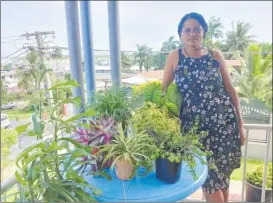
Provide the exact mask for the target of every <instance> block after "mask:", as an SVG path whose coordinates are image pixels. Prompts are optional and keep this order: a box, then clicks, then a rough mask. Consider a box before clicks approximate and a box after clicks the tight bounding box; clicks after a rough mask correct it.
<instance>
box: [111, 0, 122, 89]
mask: <svg viewBox="0 0 273 203" xmlns="http://www.w3.org/2000/svg"><path fill="white" fill-rule="evenodd" d="M108 27H109V43H110V65H111V79H112V85H113V84H115V85H117V86H120V85H121V67H120V64H121V62H120V38H119V9H118V1H108Z"/></svg>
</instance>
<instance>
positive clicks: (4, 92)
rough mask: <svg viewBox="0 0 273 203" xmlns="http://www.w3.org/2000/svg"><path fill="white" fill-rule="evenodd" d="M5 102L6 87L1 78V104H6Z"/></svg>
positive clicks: (6, 99)
mask: <svg viewBox="0 0 273 203" xmlns="http://www.w3.org/2000/svg"><path fill="white" fill-rule="evenodd" d="M7 102H8V91H7V87H6V85H5V84H4V82H3V80H1V105H3V104H6V103H7Z"/></svg>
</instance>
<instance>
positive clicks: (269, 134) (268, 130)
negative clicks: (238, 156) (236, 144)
mask: <svg viewBox="0 0 273 203" xmlns="http://www.w3.org/2000/svg"><path fill="white" fill-rule="evenodd" d="M244 128H245V129H246V141H245V151H244V167H243V181H242V193H241V201H242V202H243V201H245V195H244V194H245V182H246V162H247V150H248V143H249V142H250V141H251V140H250V139H249V131H250V130H266V143H264V144H265V145H266V153H265V158H264V171H263V184H262V198H261V202H265V186H266V176H267V165H268V161H269V160H268V159H269V158H268V157H269V150H270V140H271V137H272V124H263V125H261V124H245V125H244Z"/></svg>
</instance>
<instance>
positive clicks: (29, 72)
mask: <svg viewBox="0 0 273 203" xmlns="http://www.w3.org/2000/svg"><path fill="white" fill-rule="evenodd" d="M25 59H26V62H27V64H26V67H27V68H25V69H22V70H18V71H19V72H18V75H19V82H18V86H19V87H23V88H25V89H27V91H28V92H32V91H33V90H34V89H37V88H38V87H37V85H38V84H37V81H38V70H39V56H38V54H37V52H35V51H30V52H29V53H28V54H27V55H26V57H25Z"/></svg>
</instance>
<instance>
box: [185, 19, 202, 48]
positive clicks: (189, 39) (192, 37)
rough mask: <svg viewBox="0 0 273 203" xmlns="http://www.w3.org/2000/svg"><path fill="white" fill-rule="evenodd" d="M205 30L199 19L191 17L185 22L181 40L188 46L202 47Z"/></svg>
mask: <svg viewBox="0 0 273 203" xmlns="http://www.w3.org/2000/svg"><path fill="white" fill-rule="evenodd" d="M203 36H204V31H203V29H202V26H201V25H200V24H199V23H198V21H196V20H194V19H189V20H186V21H185V22H184V26H183V28H182V31H181V40H182V42H183V44H184V45H185V46H186V47H192V48H200V47H201V46H202V42H203Z"/></svg>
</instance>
